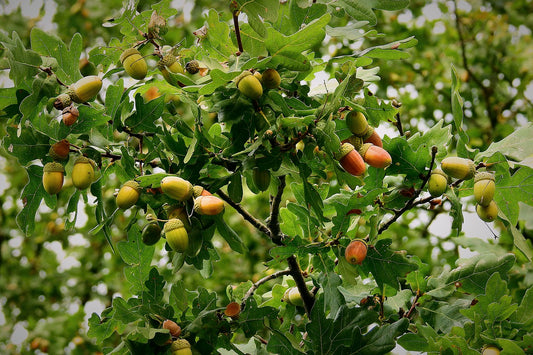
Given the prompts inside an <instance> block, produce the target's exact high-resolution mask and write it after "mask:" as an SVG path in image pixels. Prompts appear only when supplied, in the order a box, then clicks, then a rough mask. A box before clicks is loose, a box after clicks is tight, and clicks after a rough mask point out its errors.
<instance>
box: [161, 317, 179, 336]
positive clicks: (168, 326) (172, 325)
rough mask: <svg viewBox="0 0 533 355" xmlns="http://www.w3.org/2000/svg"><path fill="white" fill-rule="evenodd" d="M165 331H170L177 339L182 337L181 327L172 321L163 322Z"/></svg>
mask: <svg viewBox="0 0 533 355" xmlns="http://www.w3.org/2000/svg"><path fill="white" fill-rule="evenodd" d="M163 329H168V330H169V331H170V335H172V336H173V337H176V338H177V337H179V336H180V335H181V327H180V326H179V325H177V324H176V322H174V321H172V320H170V319H167V320H166V321H164V322H163Z"/></svg>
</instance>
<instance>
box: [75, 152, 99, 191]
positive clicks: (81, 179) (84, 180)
mask: <svg viewBox="0 0 533 355" xmlns="http://www.w3.org/2000/svg"><path fill="white" fill-rule="evenodd" d="M93 181H94V162H93V161H92V160H91V159H89V158H86V157H84V156H83V155H80V156H79V157H78V158H77V159H76V161H74V167H73V168H72V184H73V185H74V186H75V187H76V188H77V189H78V190H85V189H86V188H88V187H89V186H91V184H92V183H93Z"/></svg>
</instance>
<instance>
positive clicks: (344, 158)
mask: <svg viewBox="0 0 533 355" xmlns="http://www.w3.org/2000/svg"><path fill="white" fill-rule="evenodd" d="M338 160H339V163H340V164H341V166H342V167H343V168H344V170H346V171H347V172H348V173H350V174H352V175H354V176H361V175H363V174H364V173H365V171H366V165H365V162H364V160H363V158H362V157H361V155H359V153H358V152H357V151H356V150H355V149H354V147H353V145H351V144H350V143H343V144H342V146H341V149H340V153H339V154H338Z"/></svg>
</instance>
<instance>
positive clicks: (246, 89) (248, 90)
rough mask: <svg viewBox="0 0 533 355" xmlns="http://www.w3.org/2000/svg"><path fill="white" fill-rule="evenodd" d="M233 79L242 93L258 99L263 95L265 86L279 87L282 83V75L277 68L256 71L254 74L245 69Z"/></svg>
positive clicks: (270, 87)
mask: <svg viewBox="0 0 533 355" xmlns="http://www.w3.org/2000/svg"><path fill="white" fill-rule="evenodd" d="M233 81H234V82H235V85H237V88H238V89H239V91H240V92H241V94H243V95H244V96H246V97H248V98H250V99H252V100H257V99H259V98H260V97H261V96H262V95H263V87H265V88H266V89H277V88H278V87H279V85H280V84H281V76H280V75H279V73H278V71H277V70H276V69H267V70H265V71H264V72H263V73H259V72H258V71H256V72H254V73H253V74H252V73H251V72H250V71H248V70H245V71H243V72H242V73H241V74H239V76H237V77H236V78H235V79H234V80H233Z"/></svg>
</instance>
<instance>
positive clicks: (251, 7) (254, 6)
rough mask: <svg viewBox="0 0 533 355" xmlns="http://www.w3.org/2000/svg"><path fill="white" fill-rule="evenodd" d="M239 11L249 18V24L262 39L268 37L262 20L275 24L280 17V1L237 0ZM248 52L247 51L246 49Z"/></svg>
mask: <svg viewBox="0 0 533 355" xmlns="http://www.w3.org/2000/svg"><path fill="white" fill-rule="evenodd" d="M236 2H237V3H238V4H239V11H242V12H244V13H245V14H246V15H247V16H248V23H249V24H250V26H251V27H252V28H253V29H254V31H255V32H257V33H258V34H259V35H260V36H261V37H266V36H267V31H266V27H265V25H264V23H263V21H262V20H261V18H264V19H265V20H268V21H270V22H273V21H275V20H276V19H277V17H278V9H279V1H277V0H256V1H247V0H237V1H236ZM245 50H246V49H245Z"/></svg>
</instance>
